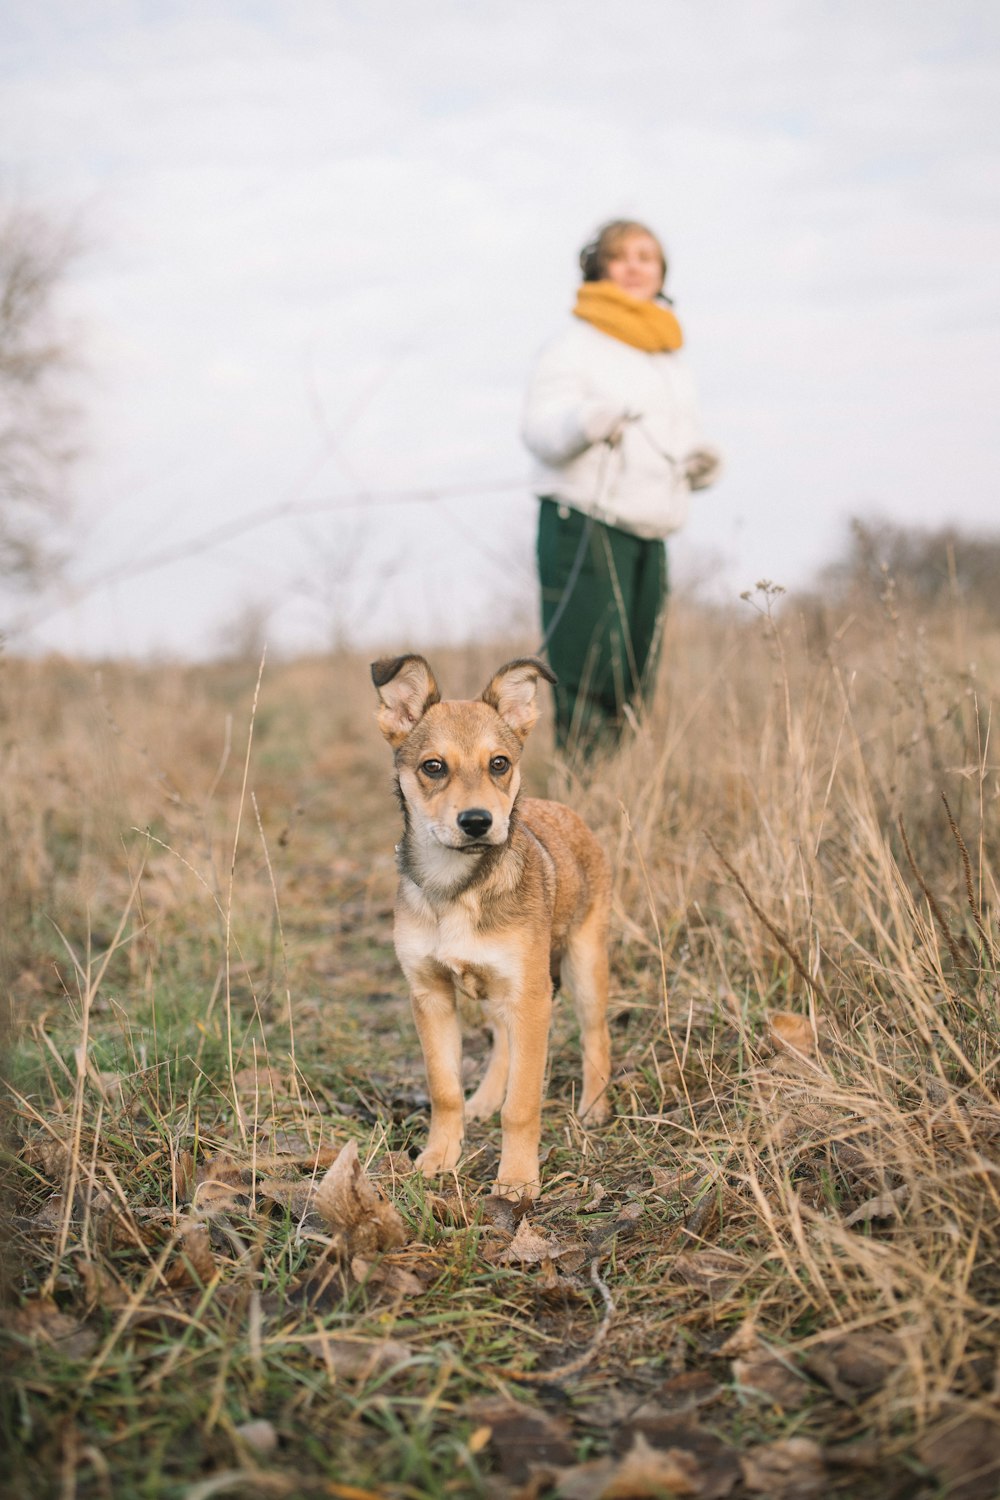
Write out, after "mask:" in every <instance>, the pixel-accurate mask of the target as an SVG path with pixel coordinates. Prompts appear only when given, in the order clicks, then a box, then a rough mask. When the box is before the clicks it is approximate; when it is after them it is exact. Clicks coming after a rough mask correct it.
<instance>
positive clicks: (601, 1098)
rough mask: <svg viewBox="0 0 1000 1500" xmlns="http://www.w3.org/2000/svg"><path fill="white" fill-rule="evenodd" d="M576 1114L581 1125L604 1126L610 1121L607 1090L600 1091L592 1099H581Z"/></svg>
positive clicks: (609, 1103)
mask: <svg viewBox="0 0 1000 1500" xmlns="http://www.w3.org/2000/svg"><path fill="white" fill-rule="evenodd" d="M576 1113H577V1117H578V1118H579V1120H580V1123H581V1125H584V1126H586V1125H606V1124H607V1123H608V1121H609V1120H610V1119H611V1100H610V1099H609V1098H608V1092H607V1089H602V1091H601V1093H599V1094H596V1095H595V1096H594V1098H593V1099H590V1100H587V1099H581V1100H580V1103H579V1104H578V1105H577V1110H576Z"/></svg>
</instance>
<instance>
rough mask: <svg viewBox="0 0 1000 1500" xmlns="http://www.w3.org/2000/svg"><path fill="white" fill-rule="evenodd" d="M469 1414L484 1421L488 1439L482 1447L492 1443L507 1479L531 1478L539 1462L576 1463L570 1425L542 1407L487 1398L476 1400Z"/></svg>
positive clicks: (483, 1440) (520, 1479)
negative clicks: (570, 1438)
mask: <svg viewBox="0 0 1000 1500" xmlns="http://www.w3.org/2000/svg"><path fill="white" fill-rule="evenodd" d="M468 1415H469V1416H470V1417H472V1419H473V1420H474V1421H476V1422H478V1423H481V1424H482V1426H481V1429H480V1430H482V1429H485V1432H486V1438H485V1439H480V1446H481V1447H482V1446H485V1444H486V1443H490V1444H492V1447H493V1450H494V1452H495V1454H496V1462H497V1467H498V1468H499V1470H500V1472H501V1474H503V1475H505V1476H506V1478H508V1479H513V1480H517V1481H523V1480H525V1479H528V1478H529V1476H530V1474H531V1471H532V1468H533V1467H536V1466H538V1465H546V1466H547V1467H550V1468H552V1467H556V1468H561V1467H563V1466H564V1465H567V1464H571V1463H572V1462H573V1449H572V1447H571V1445H570V1443H569V1427H568V1424H567V1423H566V1422H564V1421H563V1420H561V1419H560V1418H559V1417H553V1416H550V1415H549V1414H548V1413H547V1412H545V1411H543V1410H542V1408H541V1407H534V1406H526V1405H524V1404H523V1403H522V1402H520V1401H506V1400H503V1399H498V1400H484V1401H476V1402H474V1403H473V1404H472V1405H471V1406H470V1407H469V1409H468ZM474 1435H475V1434H474Z"/></svg>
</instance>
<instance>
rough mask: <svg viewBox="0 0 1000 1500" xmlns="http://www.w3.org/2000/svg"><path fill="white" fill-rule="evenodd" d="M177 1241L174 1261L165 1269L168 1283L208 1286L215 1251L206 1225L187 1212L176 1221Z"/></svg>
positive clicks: (179, 1285)
mask: <svg viewBox="0 0 1000 1500" xmlns="http://www.w3.org/2000/svg"><path fill="white" fill-rule="evenodd" d="M178 1228H179V1230H180V1232H181V1233H180V1243H179V1244H178V1247H177V1256H176V1258H175V1260H174V1263H173V1264H172V1265H171V1266H170V1267H169V1268H168V1270H167V1272H166V1281H167V1285H168V1286H172V1287H181V1286H190V1285H191V1284H192V1283H193V1284H194V1285H195V1286H202V1287H205V1286H208V1284H209V1282H210V1281H211V1280H212V1279H213V1277H214V1276H215V1274H216V1269H217V1267H216V1261H215V1255H214V1253H213V1251H212V1241H211V1236H210V1233H209V1228H208V1225H207V1224H205V1223H203V1222H202V1221H201V1219H199V1218H196V1217H195V1216H194V1215H190V1216H189V1217H188V1218H186V1219H182V1220H181V1221H180V1223H179V1224H178Z"/></svg>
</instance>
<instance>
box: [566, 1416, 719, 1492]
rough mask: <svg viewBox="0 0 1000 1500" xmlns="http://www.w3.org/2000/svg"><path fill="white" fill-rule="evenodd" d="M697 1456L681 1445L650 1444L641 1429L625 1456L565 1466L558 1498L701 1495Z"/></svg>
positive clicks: (700, 1476)
mask: <svg viewBox="0 0 1000 1500" xmlns="http://www.w3.org/2000/svg"><path fill="white" fill-rule="evenodd" d="M701 1493H702V1475H701V1467H700V1465H699V1463H698V1460H697V1459H696V1458H695V1457H694V1455H693V1454H692V1453H688V1452H687V1451H686V1450H685V1449H683V1448H667V1449H665V1450H661V1449H659V1448H651V1447H650V1445H649V1443H647V1441H646V1439H645V1438H644V1437H643V1435H642V1433H641V1432H637V1433H636V1434H635V1437H634V1439H633V1442H632V1447H631V1448H630V1449H629V1451H628V1453H626V1454H625V1456H624V1458H620V1459H616V1458H598V1459H594V1460H593V1461H592V1462H590V1463H586V1464H578V1465H577V1466H576V1467H575V1468H572V1469H564V1470H563V1472H562V1473H561V1474H560V1476H559V1483H558V1485H557V1487H556V1495H557V1496H558V1497H559V1500H663V1497H664V1496H667V1495H700V1494H701Z"/></svg>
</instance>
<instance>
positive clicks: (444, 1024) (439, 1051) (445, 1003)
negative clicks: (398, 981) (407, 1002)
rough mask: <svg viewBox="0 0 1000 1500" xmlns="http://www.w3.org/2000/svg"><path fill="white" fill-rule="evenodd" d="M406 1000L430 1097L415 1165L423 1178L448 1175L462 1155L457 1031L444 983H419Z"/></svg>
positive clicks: (455, 1014)
mask: <svg viewBox="0 0 1000 1500" xmlns="http://www.w3.org/2000/svg"><path fill="white" fill-rule="evenodd" d="M410 998H411V1001H412V1004H413V1018H414V1020H415V1021H416V1024H417V1031H418V1033H419V1036H420V1045H421V1047H422V1048H423V1052H424V1066H425V1068H426V1070H427V1090H428V1093H429V1094H430V1097H431V1128H430V1133H429V1135H428V1137H427V1145H426V1146H425V1147H424V1149H423V1151H421V1153H420V1155H419V1156H418V1157H417V1160H416V1166H417V1168H418V1169H419V1171H421V1172H422V1173H423V1174H424V1176H425V1177H433V1176H434V1174H435V1173H436V1172H447V1171H450V1169H451V1168H452V1167H454V1166H455V1164H456V1163H457V1161H458V1158H459V1157H460V1155H461V1154H462V1137H463V1135H464V1133H465V1126H464V1119H465V1100H464V1099H463V1096H462V1031H461V1026H460V1025H459V1019H458V1007H457V1005H456V1002H455V990H454V986H453V985H452V983H451V981H450V980H449V979H445V978H443V977H441V976H435V977H434V978H431V979H427V978H423V979H422V980H421V981H420V982H418V983H416V984H414V986H413V991H412V994H411V997H410Z"/></svg>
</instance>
